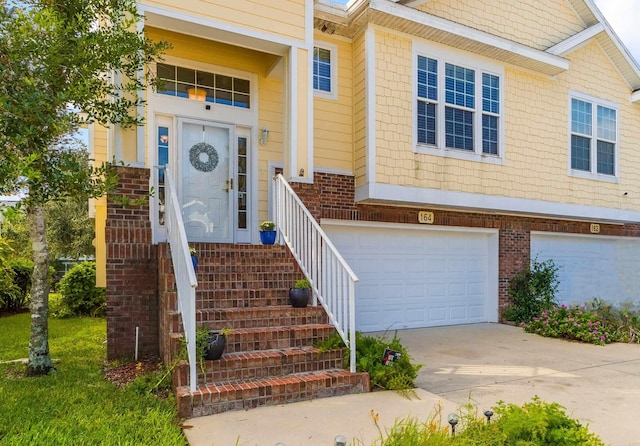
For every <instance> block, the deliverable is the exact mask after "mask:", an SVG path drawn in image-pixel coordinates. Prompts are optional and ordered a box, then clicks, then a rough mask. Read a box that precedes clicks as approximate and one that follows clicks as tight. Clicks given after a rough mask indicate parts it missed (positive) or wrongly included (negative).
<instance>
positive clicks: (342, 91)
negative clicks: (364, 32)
mask: <svg viewBox="0 0 640 446" xmlns="http://www.w3.org/2000/svg"><path fill="white" fill-rule="evenodd" d="M315 38H316V40H318V41H321V42H329V43H331V44H334V45H336V46H337V56H338V60H337V62H338V76H337V78H338V82H337V84H338V85H337V88H338V97H337V99H326V98H323V97H320V96H316V97H315V98H314V103H313V120H314V132H313V142H314V149H313V150H314V166H315V168H325V169H333V170H343V171H347V172H352V171H353V81H352V79H353V69H352V67H353V62H352V60H353V59H352V58H353V54H352V50H351V46H352V45H351V42H346V41H344V40H338V39H332V38H330V37H329V36H326V35H324V34H322V33H320V32H316V35H315Z"/></svg>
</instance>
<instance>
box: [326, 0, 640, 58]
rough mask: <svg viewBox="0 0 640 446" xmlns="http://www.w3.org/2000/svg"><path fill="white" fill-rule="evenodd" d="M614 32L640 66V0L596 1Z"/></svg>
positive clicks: (338, 0)
mask: <svg viewBox="0 0 640 446" xmlns="http://www.w3.org/2000/svg"><path fill="white" fill-rule="evenodd" d="M331 1H332V2H334V3H342V4H344V3H347V2H348V0H331ZM594 2H595V4H596V6H597V7H598V9H600V12H602V14H603V15H604V17H605V19H606V20H607V22H609V25H611V27H612V28H613V31H614V32H615V33H616V34H617V35H618V37H619V38H620V40H622V43H623V44H624V45H625V46H626V47H627V49H628V50H629V52H631V55H632V56H633V57H634V59H635V60H636V61H637V62H638V64H640V32H638V31H637V29H636V28H637V27H638V24H639V23H640V0H594Z"/></svg>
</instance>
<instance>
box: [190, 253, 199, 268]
mask: <svg viewBox="0 0 640 446" xmlns="http://www.w3.org/2000/svg"><path fill="white" fill-rule="evenodd" d="M191 263H193V270H194V271H197V270H198V256H191Z"/></svg>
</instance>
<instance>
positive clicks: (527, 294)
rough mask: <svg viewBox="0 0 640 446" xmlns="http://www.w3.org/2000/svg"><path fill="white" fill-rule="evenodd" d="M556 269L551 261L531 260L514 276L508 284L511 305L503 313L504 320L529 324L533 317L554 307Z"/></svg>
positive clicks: (556, 285) (556, 283) (556, 280)
mask: <svg viewBox="0 0 640 446" xmlns="http://www.w3.org/2000/svg"><path fill="white" fill-rule="evenodd" d="M558 269H559V268H558V267H557V266H556V264H555V263H554V262H553V260H551V259H549V260H545V261H544V262H538V260H537V259H532V260H531V264H530V265H527V267H526V268H525V269H523V270H522V271H520V272H519V273H518V274H516V275H515V276H514V277H513V279H511V281H510V282H509V297H511V302H512V304H511V306H509V307H508V308H507V309H506V310H505V312H504V317H505V319H507V320H508V321H513V322H529V321H530V320H531V319H532V318H533V317H534V316H537V315H539V314H540V313H542V312H543V311H545V310H550V309H551V308H552V307H553V306H554V305H556V301H555V295H556V291H557V290H558Z"/></svg>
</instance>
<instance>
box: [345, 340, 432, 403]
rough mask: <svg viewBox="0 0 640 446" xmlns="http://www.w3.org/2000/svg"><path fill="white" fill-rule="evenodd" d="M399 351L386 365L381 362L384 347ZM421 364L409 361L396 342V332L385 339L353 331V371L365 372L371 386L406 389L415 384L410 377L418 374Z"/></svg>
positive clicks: (408, 357)
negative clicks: (354, 347) (354, 345)
mask: <svg viewBox="0 0 640 446" xmlns="http://www.w3.org/2000/svg"><path fill="white" fill-rule="evenodd" d="M387 348H388V349H391V350H395V351H397V352H400V355H401V356H400V358H399V359H398V360H397V361H396V362H391V363H390V364H388V365H385V364H383V361H382V360H383V357H384V352H385V350H386V349H387ZM348 354H349V353H348V352H347V354H346V355H345V364H349V362H348V358H349V356H348ZM421 368H422V365H421V364H417V365H414V364H412V363H411V356H409V352H408V351H407V349H406V348H405V347H404V346H403V345H402V344H401V343H400V338H398V335H397V333H394V334H393V338H392V339H391V340H388V339H387V338H386V337H384V336H365V335H363V334H361V333H356V370H357V371H359V372H368V373H369V378H370V379H371V387H380V388H382V389H388V390H408V389H412V388H413V387H415V386H414V385H413V380H414V379H415V378H416V376H418V371H419V370H420V369H421Z"/></svg>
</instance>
